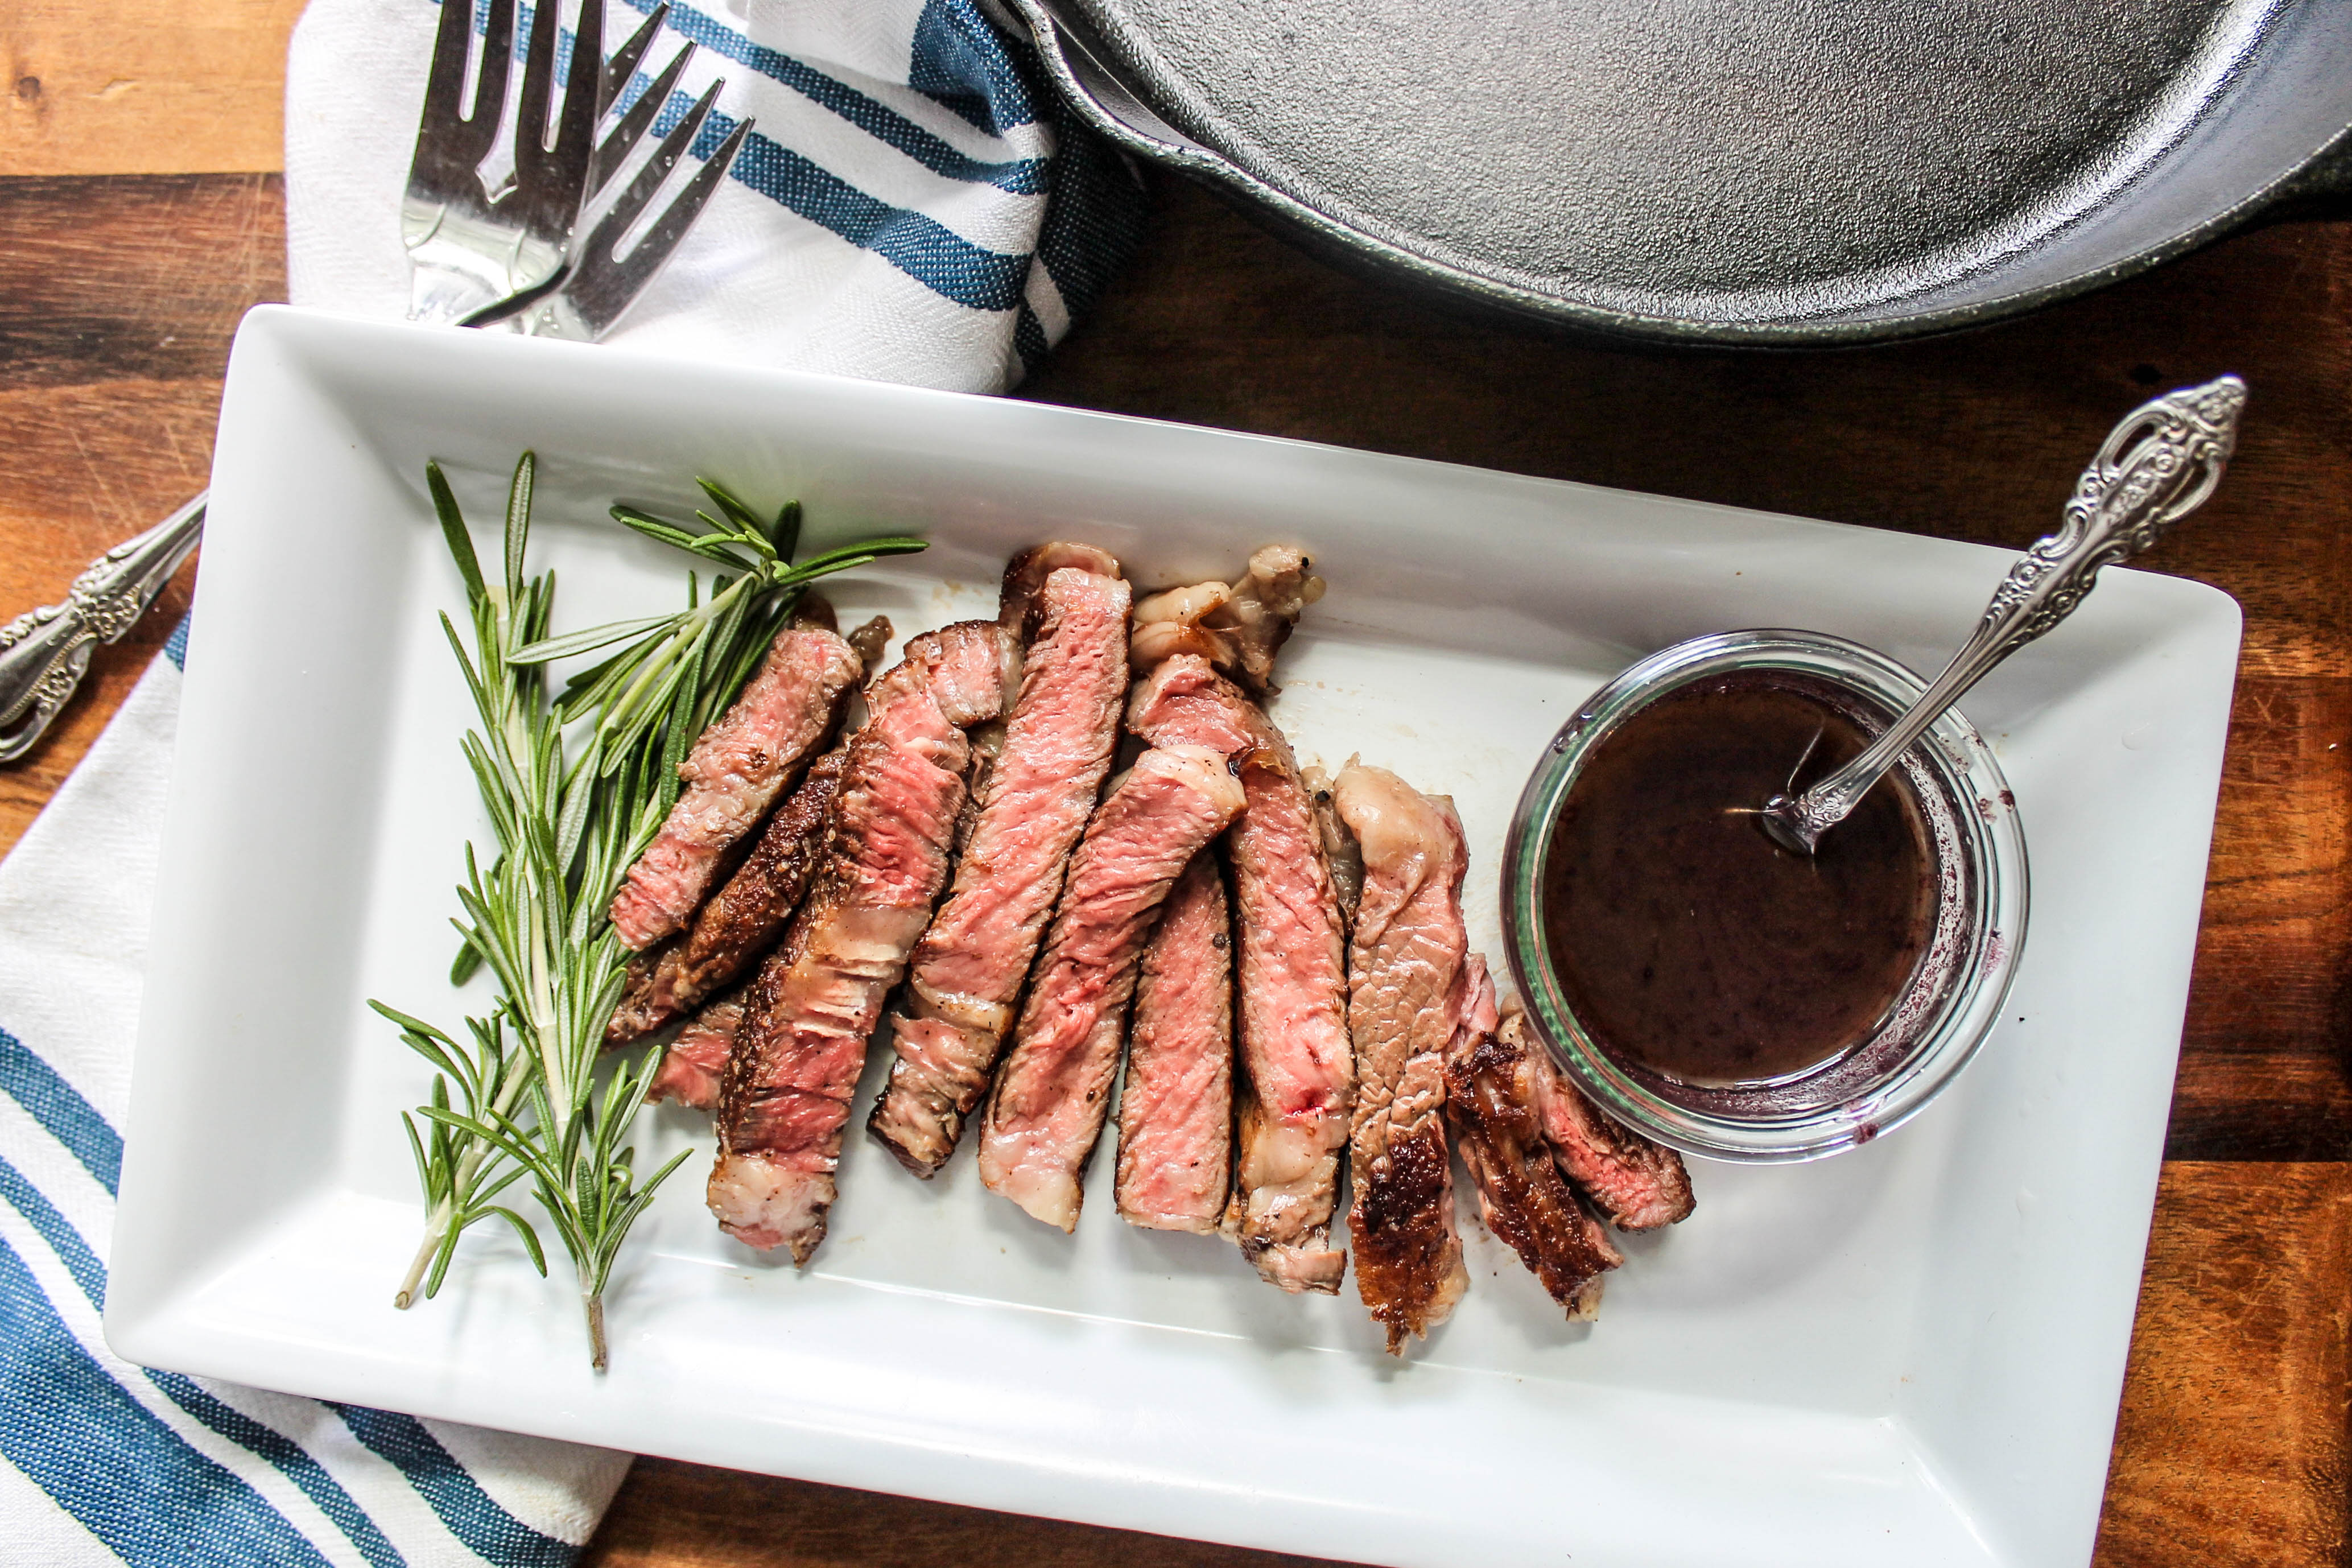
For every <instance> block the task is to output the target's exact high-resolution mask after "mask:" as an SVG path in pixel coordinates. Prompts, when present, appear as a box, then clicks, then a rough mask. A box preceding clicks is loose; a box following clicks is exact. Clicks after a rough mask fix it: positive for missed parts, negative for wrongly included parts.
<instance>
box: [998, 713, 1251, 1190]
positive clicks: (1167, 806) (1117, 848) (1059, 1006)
mask: <svg viewBox="0 0 2352 1568" xmlns="http://www.w3.org/2000/svg"><path fill="white" fill-rule="evenodd" d="M1242 800H1243V795H1242V786H1241V784H1240V782H1239V781H1237V780H1236V779H1235V778H1234V775H1233V773H1232V771H1231V770H1230V769H1228V768H1227V767H1226V766H1225V759H1224V757H1223V754H1222V753H1220V752H1213V751H1210V750H1208V749H1206V748H1205V747H1201V746H1171V747H1167V748H1164V749H1158V750H1153V751H1149V752H1144V753H1143V755H1142V756H1140V757H1139V758H1137V759H1136V763H1135V766H1134V767H1132V768H1131V769H1129V771H1128V772H1127V773H1125V774H1124V775H1123V776H1122V777H1121V778H1120V779H1119V781H1118V784H1115V785H1113V786H1112V788H1111V792H1110V796H1109V798H1108V799H1107V800H1105V801H1104V802H1103V804H1102V808H1101V809H1100V810H1098V811H1097V812H1096V813H1095V815H1094V820H1093V821H1091V822H1089V823H1088V824H1087V837H1086V840H1085V842H1084V843H1082V844H1080V845H1079V846H1078V849H1077V853H1076V855H1074V856H1072V857H1071V859H1070V880H1069V886H1068V887H1067V888H1066V889H1064V890H1063V893H1062V903H1061V908H1060V909H1059V910H1055V915H1054V929H1053V931H1052V933H1051V934H1050V935H1048V936H1047V937H1046V939H1045V952H1044V954H1043V955H1042V956H1041V957H1040V958H1039V959H1038V961H1037V979H1036V982H1035V984H1032V985H1031V986H1030V987H1029V1000H1028V1002H1027V1003H1026V1004H1025V1005H1024V1006H1023V1007H1022V1010H1021V1027H1020V1031H1019V1034H1018V1036H1017V1037H1016V1038H1015V1040H1014V1042H1013V1053H1012V1055H1010V1056H1008V1057H1007V1058H1005V1060H1004V1070H1003V1072H1001V1073H999V1074H998V1075H997V1079H996V1088H995V1089H994V1090H993V1092H992V1093H991V1094H990V1095H989V1097H988V1111H987V1114H986V1115H985V1117H984V1118H983V1119H982V1123H981V1130H980V1179H981V1180H982V1182H983V1183H985V1184H987V1185H988V1187H989V1190H991V1191H992V1192H997V1193H1002V1194H1003V1195H1004V1196H1006V1197H1008V1198H1011V1199H1012V1200H1013V1202H1014V1203H1016V1204H1019V1205H1021V1206H1022V1207H1023V1208H1024V1209H1025V1210H1027V1211H1028V1213H1029V1214H1030V1215H1032V1216H1034V1218H1037V1219H1040V1220H1043V1221H1045V1223H1046V1224H1047V1225H1055V1226H1061V1227H1062V1229H1064V1230H1065V1231H1071V1230H1076V1228H1077V1226H1078V1205H1079V1204H1080V1202H1081V1201H1083V1199H1084V1197H1085V1193H1084V1191H1083V1189H1082V1188H1081V1186H1080V1179H1081V1178H1082V1177H1083V1176H1084V1175H1085V1173H1086V1168H1087V1161H1088V1160H1089V1159H1090V1158H1091V1157H1092V1156H1093V1154H1094V1149H1095V1142H1096V1140H1097V1139H1098V1138H1100V1137H1101V1136H1102V1128H1103V1120H1104V1118H1105V1116H1106V1115H1108V1112H1109V1110H1110V1090H1111V1083H1112V1081H1113V1080H1114V1079H1116V1078H1117V1077H1118V1047H1119V1037H1120V1036H1121V1034H1122V1033H1124V1031H1125V1026H1126V1023H1127V1004H1128V999H1129V997H1131V996H1132V995H1133V994H1135V972H1136V966H1137V963H1138V961H1139V960H1140V959H1141V957H1142V955H1143V943H1144V940H1145V938H1146V937H1148V936H1149V935H1150V932H1151V925H1152V921H1153V920H1154V919H1155V918H1156V917H1157V916H1158V915H1159V913H1160V905H1161V903H1162V902H1163V901H1164V900H1166V899H1167V897H1168V889H1170V888H1171V887H1173V886H1174V885H1175V882H1176V879H1177V878H1178V877H1179V876H1181V874H1182V873H1183V870H1184V867H1185V864H1186V863H1187V862H1188V861H1190V860H1191V859H1192V858H1193V856H1195V855H1197V854H1198V853H1199V852H1200V851H1201V850H1202V849H1203V848H1204V847H1207V845H1208V844H1209V842H1210V840H1212V839H1213V838H1215V837H1217V835H1218V834H1220V833H1223V831H1224V830H1225V826H1226V825H1227V824H1228V823H1230V822H1232V821H1233V819H1234V816H1236V815H1238V814H1239V813H1240V811H1241V809H1242Z"/></svg>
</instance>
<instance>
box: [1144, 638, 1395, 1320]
mask: <svg viewBox="0 0 2352 1568" xmlns="http://www.w3.org/2000/svg"><path fill="white" fill-rule="evenodd" d="M1128 727H1129V729H1130V730H1132V731H1135V732H1136V733H1137V734H1138V735H1140V736H1141V737H1143V739H1144V740H1145V741H1146V742H1149V743H1150V744H1151V745H1154V746H1172V745H1198V746H1205V747H1207V748H1208V749H1209V750H1211V751H1213V752H1222V753H1224V754H1226V755H1228V756H1233V755H1236V754H1238V755H1239V757H1240V761H1239V763H1238V768H1239V772H1240V774H1241V780H1242V788H1243V791H1244V795H1245V796H1246V802H1247V804H1246V805H1244V808H1243V812H1242V816H1241V818H1240V820H1239V821H1238V822H1236V823H1235V824H1234V829H1233V834H1232V837H1231V839H1230V850H1229V854H1230V856H1231V858H1232V862H1233V869H1234V902H1235V905H1236V914H1237V917H1238V918H1237V920H1236V922H1235V924H1236V928H1237V930H1238V932H1239V946H1240V952H1239V958H1238V963H1237V964H1236V980H1235V984H1236V988H1237V991H1238V994H1239V996H1240V999H1241V1004H1240V1008H1239V1013H1240V1030H1241V1042H1240V1045H1241V1048H1240V1053H1239V1055H1240V1061H1241V1066H1242V1079H1241V1080H1240V1081H1239V1082H1237V1083H1236V1085H1235V1098H1236V1100H1237V1103H1238V1113H1237V1118H1236V1121H1237V1123H1238V1125H1237V1129H1236V1151H1235V1162H1234V1164H1235V1170H1234V1196H1233V1207H1234V1214H1233V1216H1232V1221H1231V1223H1232V1226H1233V1230H1234V1238H1235V1239H1236V1240H1237V1241H1238V1242H1239V1243H1240V1245H1241V1248H1242V1251H1243V1253H1244V1256H1246V1257H1247V1258H1249V1259H1250V1261H1251V1263H1253V1264H1254V1265H1255V1267H1256V1268H1257V1270H1258V1273H1259V1274H1260V1275H1261V1276H1262V1277H1264V1278H1265V1279H1267V1280H1268V1281H1270V1282H1272V1283H1274V1284H1276V1285H1279V1286H1281V1287H1282V1288H1283V1289H1286V1290H1320V1291H1324V1292H1327V1293H1336V1292H1337V1291H1338V1290H1339V1279H1340V1277H1341V1275H1342V1274H1343V1273H1344V1272H1345V1271H1346V1268H1347V1262H1348V1255H1347V1254H1346V1253H1344V1252H1339V1251H1335V1250H1333V1248H1332V1247H1331V1245H1330V1232H1331V1217H1332V1211H1333V1209H1334V1208H1335V1207H1336V1206H1337V1203H1338V1197H1339V1155H1340V1152H1341V1151H1342V1150H1343V1149H1344V1148H1346V1146H1347V1142H1348V1117H1349V1108H1350V1106H1351V1105H1352V1104H1353V1102H1354V1089H1355V1079H1354V1058H1353V1054H1352V1052H1351V1050H1350V1047H1349V1041H1348V1026H1347V994H1348V993H1347V967H1346V959H1345V954H1344V952H1343V949H1342V945H1341V938H1340V929H1339V905H1338V902H1337V899H1336V897H1335V895H1334V893H1333V891H1332V887H1331V877H1330V872H1329V870H1328V868H1327V867H1326V866H1325V864H1324V860H1323V847H1322V838H1321V834H1320V832H1319V831H1318V827H1317V826H1316V822H1315V817H1314V811H1313V808H1312V806H1311V805H1309V803H1308V801H1307V792H1306V789H1305V787H1304V786H1303V785H1302V784H1300V782H1299V774H1298V764H1297V763H1296V762H1295V761H1293V760H1292V758H1291V754H1290V745H1289V742H1286V741H1285V740H1284V739H1283V736H1282V732H1281V731H1279V730H1278V729H1276V727H1275V725H1274V723H1273V721H1271V720H1269V719H1268V718H1267V717H1266V716H1265V711H1264V710H1261V709H1260V708H1259V707H1258V706H1257V704H1256V703H1255V702H1253V701H1251V700H1250V699H1249V698H1248V697H1247V696H1246V695H1245V694H1244V693H1243V691H1242V690H1241V689H1240V688H1238V687H1236V686H1235V685H1234V683H1233V682H1232V681H1229V680H1227V679H1224V678H1223V676H1220V675H1219V674H1217V673H1216V671H1215V670H1214V669H1213V668H1211V667H1210V664H1209V662H1208V660H1207V659H1205V658H1201V657H1200V656H1198V655H1194V654H1178V655H1176V656H1174V657H1173V658H1169V659H1167V660H1166V661H1165V662H1163V663H1161V664H1160V666H1159V668H1156V669H1154V670H1152V672H1151V673H1150V675H1149V676H1147V677H1145V679H1143V680H1142V681H1141V682H1140V683H1139V684H1138V685H1137V687H1136V689H1135V692H1134V695H1133V696H1132V697H1131V698H1130V699H1129V703H1128Z"/></svg>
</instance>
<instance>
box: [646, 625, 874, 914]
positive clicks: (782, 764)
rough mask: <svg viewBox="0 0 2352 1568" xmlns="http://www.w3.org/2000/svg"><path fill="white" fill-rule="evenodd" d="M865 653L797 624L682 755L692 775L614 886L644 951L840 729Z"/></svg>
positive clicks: (684, 774) (691, 904) (692, 902)
mask: <svg viewBox="0 0 2352 1568" xmlns="http://www.w3.org/2000/svg"><path fill="white" fill-rule="evenodd" d="M864 668H865V666H864V663H863V661H861V660H860V659H859V658H858V657H857V654H856V651H855V650H854V649H852V648H851V647H850V646H849V644H848V643H847V642H845V641H844V640H843V639H842V637H841V636H840V634H839V633H837V632H835V631H832V630H831V629H829V628H827V627H824V626H813V625H806V624H795V625H791V626H785V627H784V629H783V630H782V631H780V632H778V633H777V634H776V639H775V641H774V642H773V643H772V644H770V645H769V647H768V652H767V657H766V658H763V659H762V660H761V664H760V668H759V671H758V673H757V674H755V675H753V676H752V677H751V679H750V680H749V681H748V682H746V683H745V685H744V687H743V689H742V692H741V693H740V695H739V696H738V697H737V698H736V699H735V701H734V704H733V706H731V707H730V708H729V709H728V710H727V711H726V713H725V714H724V715H722V716H721V717H720V718H719V720H718V721H717V722H715V723H713V724H712V725H711V726H710V727H709V729H707V730H705V731H703V732H702V734H701V735H700V737H699V738H698V739H697V740H696V741H695V742H694V747H693V749H692V750H691V751H689V752H687V755H686V761H684V762H683V763H679V764H678V768H677V776H678V777H679V779H680V780H682V781H683V782H684V784H685V786H686V787H685V789H684V790H683V791H682V792H680V794H679V795H678V797H677V804H676V805H673V806H671V807H670V813H669V816H668V818H667V820H666V821H664V822H663V823H662V825H661V829H660V831H659V832H657V833H656V834H655V835H654V839H653V842H652V843H651V844H649V845H647V846H646V852H645V853H644V854H643V855H641V856H639V857H638V858H637V863H636V864H635V865H634V866H632V867H630V868H629V874H628V876H627V877H626V878H625V879H623V881H622V883H621V889H620V891H619V892H617V893H615V894H614V896H613V910H612V915H613V929H614V931H617V932H619V933H620V938H621V941H622V943H623V944H624V945H625V946H626V947H628V948H630V949H631V950H632V951H635V952H643V951H645V950H646V948H648V947H651V946H652V945H653V944H654V943H655V942H659V941H661V940H662V939H663V938H664V937H667V936H668V935H670V934H671V933H672V932H674V931H680V930H683V929H684V928H685V925H686V922H687V921H689V920H691V919H692V918H693V916H694V911H695V910H696V909H698V907H700V905H701V903H702V898H703V895H704V894H705V893H707V892H709V890H710V885H711V883H713V882H714V881H716V880H718V879H719V873H720V872H722V871H723V870H725V869H726V868H727V865H728V863H729V860H730V852H731V851H733V850H734V849H735V848H736V847H737V846H738V845H740V843H741V842H742V841H743V839H744V837H745V836H747V835H748V834H750V833H751V830H752V829H753V828H755V827H757V826H760V823H761V820H762V819H763V818H764V817H766V816H767V815H768V808H769V807H770V806H772V805H774V804H775V803H776V797H777V796H778V795H782V793H783V792H784V791H785V790H786V789H787V788H789V787H790V786H791V784H792V783H793V780H795V779H797V778H798V777H799V776H800V773H801V769H802V768H803V766H804V765H805V764H806V763H807V762H808V760H809V759H810V758H811V757H812V756H814V754H815V753H816V752H817V751H818V749H819V748H821V747H822V746H823V745H824V743H825V742H827V741H828V740H830V739H831V738H832V736H833V731H834V729H835V726H836V725H838V724H839V723H840V721H841V714H842V710H843V708H844V707H845V705H846V704H847V703H848V700H849V697H850V693H851V691H852V689H854V688H855V687H856V684H857V678H858V676H859V675H860V674H862V673H863V672H864Z"/></svg>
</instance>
